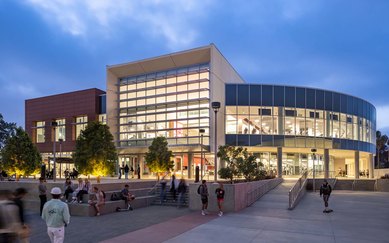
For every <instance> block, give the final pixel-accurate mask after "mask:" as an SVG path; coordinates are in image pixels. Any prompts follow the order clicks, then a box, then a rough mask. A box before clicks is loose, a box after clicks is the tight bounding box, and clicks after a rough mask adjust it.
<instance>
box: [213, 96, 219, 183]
mask: <svg viewBox="0 0 389 243" xmlns="http://www.w3.org/2000/svg"><path fill="white" fill-rule="evenodd" d="M211 105H212V109H213V111H214V112H215V182H217V112H218V111H219V109H220V102H218V101H215V102H212V104H211Z"/></svg>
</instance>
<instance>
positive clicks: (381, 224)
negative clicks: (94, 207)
mask: <svg viewBox="0 0 389 243" xmlns="http://www.w3.org/2000/svg"><path fill="white" fill-rule="evenodd" d="M289 188H290V182H289V183H288V182H287V181H286V182H285V183H283V184H281V185H280V186H278V187H277V188H276V189H274V190H273V191H271V192H269V193H268V194H266V195H265V196H264V197H262V198H261V199H260V200H259V201H257V202H256V203H254V204H253V205H252V206H251V207H249V208H246V209H244V210H242V211H240V212H238V213H229V214H225V215H224V216H223V217H217V215H216V214H211V215H208V216H201V215H200V212H191V211H190V210H188V209H177V208H175V207H163V206H151V207H148V208H141V209H137V210H134V211H133V212H121V213H114V214H109V215H103V216H100V217H92V218H88V217H72V218H71V224H70V225H69V226H68V227H67V229H66V237H65V238H66V240H65V242H101V241H103V242H105V243H108V242H171V243H174V242H180V243H181V242H196V243H197V242H223V243H226V242H239V243H243V242H304V243H306V242H326V243H328V242H353V243H358V242H369V243H370V242H389V230H388V229H389V228H388V225H389V193H383V192H352V191H334V192H333V195H332V196H331V198H330V207H331V208H332V209H333V210H334V212H333V213H331V214H324V213H323V212H322V210H323V202H322V199H321V198H320V197H319V195H318V193H316V194H315V193H307V194H306V195H305V197H304V198H303V200H302V201H301V202H300V204H299V205H298V206H297V207H296V208H295V209H294V210H293V211H290V210H287V206H288V205H287V202H288V200H287V199H288V197H287V191H288V189H289ZM29 219H30V221H31V223H32V225H33V234H32V238H31V242H49V241H48V237H47V235H46V228H45V225H44V222H43V221H42V220H40V219H39V217H38V216H37V215H36V214H31V215H29Z"/></svg>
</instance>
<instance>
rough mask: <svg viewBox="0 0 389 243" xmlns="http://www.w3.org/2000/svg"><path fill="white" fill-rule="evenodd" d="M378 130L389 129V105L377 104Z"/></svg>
mask: <svg viewBox="0 0 389 243" xmlns="http://www.w3.org/2000/svg"><path fill="white" fill-rule="evenodd" d="M376 109H377V130H387V131H389V105H380V106H376Z"/></svg>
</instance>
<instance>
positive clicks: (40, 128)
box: [35, 121, 46, 143]
mask: <svg viewBox="0 0 389 243" xmlns="http://www.w3.org/2000/svg"><path fill="white" fill-rule="evenodd" d="M35 126H36V137H35V141H36V143H44V142H45V141H46V140H45V122H44V121H38V122H36V123H35Z"/></svg>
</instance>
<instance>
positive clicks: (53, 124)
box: [51, 121, 58, 182]
mask: <svg viewBox="0 0 389 243" xmlns="http://www.w3.org/2000/svg"><path fill="white" fill-rule="evenodd" d="M51 126H52V127H53V132H54V140H53V163H54V168H53V181H54V182H55V179H56V173H57V170H56V169H57V167H56V163H55V140H56V137H55V135H56V132H55V129H56V128H57V126H58V122H56V121H52V122H51Z"/></svg>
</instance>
